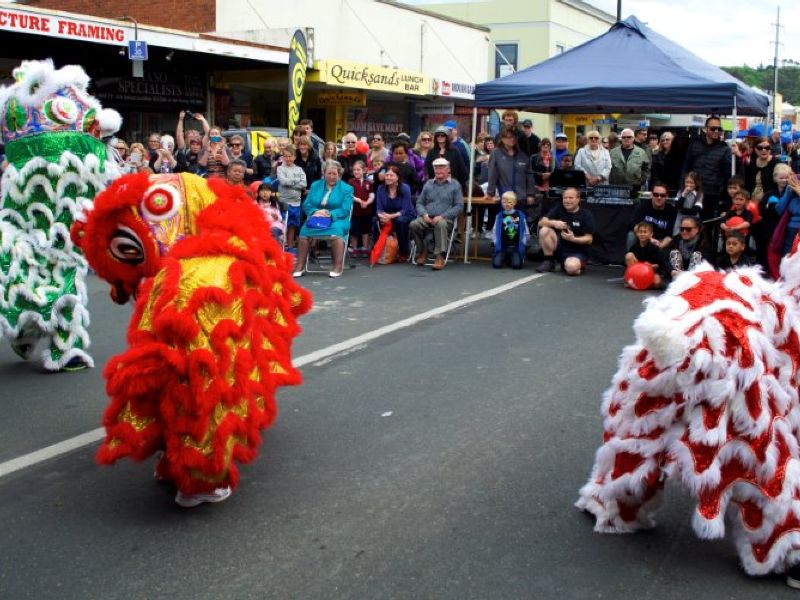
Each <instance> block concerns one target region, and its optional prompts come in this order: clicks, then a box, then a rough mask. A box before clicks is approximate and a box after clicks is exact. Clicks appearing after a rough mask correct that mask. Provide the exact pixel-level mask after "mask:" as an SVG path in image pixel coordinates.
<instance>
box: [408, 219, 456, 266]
mask: <svg viewBox="0 0 800 600" xmlns="http://www.w3.org/2000/svg"><path fill="white" fill-rule="evenodd" d="M456 235H458V218H456V219H453V227H452V228H451V229H450V235H449V236H448V240H447V253H446V254H445V256H444V263H445V264H447V263H448V262H450V254H451V253H452V250H453V243H454V242H455V239H456ZM423 243H424V244H426V246H427V249H428V259H427V260H426V261H425V266H426V267H429V266H431V265H433V262H434V260H435V257H434V252H433V249H434V244H435V240H434V237H433V228H431V229H429V230H428V231H426V232H425V235H424V237H423ZM410 244H411V245H410V246H409V250H410V253H411V258H410V259H409V261H410V262H412V263H415V262H416V257H417V243H416V242H415V241H414V240H413V238H412V240H411V242H410Z"/></svg>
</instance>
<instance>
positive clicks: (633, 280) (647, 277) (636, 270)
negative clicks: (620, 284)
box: [625, 262, 656, 292]
mask: <svg viewBox="0 0 800 600" xmlns="http://www.w3.org/2000/svg"><path fill="white" fill-rule="evenodd" d="M655 277H656V272H655V270H654V269H653V267H652V266H650V263H646V262H638V263H634V264H632V265H631V266H630V267H628V268H627V269H625V283H627V284H628V287H629V288H631V289H633V290H639V291H640V292H641V291H644V290H649V289H650V288H651V287H653V281H655Z"/></svg>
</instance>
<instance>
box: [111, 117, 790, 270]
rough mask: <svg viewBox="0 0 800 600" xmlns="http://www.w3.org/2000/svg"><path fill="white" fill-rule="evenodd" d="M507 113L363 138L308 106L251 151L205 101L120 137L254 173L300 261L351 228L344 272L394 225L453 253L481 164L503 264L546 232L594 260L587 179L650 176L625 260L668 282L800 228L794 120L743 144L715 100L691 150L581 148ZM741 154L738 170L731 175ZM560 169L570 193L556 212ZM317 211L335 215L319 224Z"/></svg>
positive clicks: (516, 264) (140, 148)
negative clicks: (207, 112)
mask: <svg viewBox="0 0 800 600" xmlns="http://www.w3.org/2000/svg"><path fill="white" fill-rule="evenodd" d="M501 121H502V126H501V129H500V132H499V133H498V134H497V135H496V136H495V137H492V136H490V135H488V134H486V133H481V134H479V135H478V137H477V139H476V141H475V145H474V149H472V148H470V144H469V143H468V142H467V141H465V140H464V139H463V138H462V137H461V136H460V134H459V130H458V126H457V124H456V123H455V122H454V121H448V122H445V123H444V124H442V125H441V126H438V127H436V128H435V129H434V130H433V131H422V132H420V133H419V135H418V136H417V138H416V140H413V142H412V140H411V138H410V137H409V136H408V135H407V134H405V133H400V134H398V135H396V136H395V137H394V138H393V139H392V140H391V141H390V143H389V142H387V140H386V139H385V138H384V136H383V135H382V134H381V133H374V134H372V135H371V136H369V137H368V138H366V139H364V138H362V139H361V140H359V138H358V136H357V135H356V134H355V132H347V133H346V134H345V135H344V137H343V138H342V139H341V142H340V144H337V143H335V142H333V141H328V142H325V141H323V140H321V139H320V138H319V137H317V136H316V135H313V122H312V121H311V120H309V119H305V120H303V121H301V122H300V123H299V124H298V126H297V127H296V128H295V129H294V130H293V131H291V132H290V135H289V136H288V137H270V138H268V139H266V140H265V141H264V143H263V150H262V151H261V152H259V153H258V154H257V155H256V156H253V155H252V154H251V152H250V150H249V148H248V144H247V143H246V139H245V138H244V137H243V136H241V135H238V134H236V133H234V134H233V135H228V136H227V137H225V136H223V130H222V129H221V128H220V127H217V126H213V125H211V124H209V123H208V121H206V119H205V118H204V116H203V115H201V114H199V113H190V112H181V113H180V114H179V116H178V122H177V126H176V128H175V131H174V134H173V133H172V132H169V133H166V132H164V133H152V134H150V135H149V136H148V137H147V140H146V143H145V144H142V143H139V142H134V141H130V142H129V141H126V140H124V139H122V138H119V137H117V138H113V139H112V140H111V141H110V144H111V148H112V155H114V158H115V159H116V160H117V162H118V164H119V165H120V168H121V169H122V171H123V172H129V173H136V172H152V173H181V172H187V173H195V174H198V175H201V176H203V177H207V178H214V177H218V178H224V179H226V180H227V182H228V183H230V184H232V185H239V186H242V187H244V188H245V189H246V190H247V191H248V193H249V194H250V195H251V196H252V197H253V198H254V199H255V200H257V201H258V202H259V203H260V204H261V205H262V207H263V208H264V212H265V214H267V215H268V217H269V218H270V220H271V222H272V224H273V234H274V235H275V236H276V238H278V239H279V241H280V242H281V243H282V244H284V246H285V247H286V248H287V250H289V251H290V252H294V253H295V254H296V255H297V256H298V263H297V267H296V269H295V273H296V274H298V275H301V274H302V270H303V264H302V263H303V261H304V258H305V257H304V254H308V252H313V251H314V248H315V244H313V243H309V240H313V238H319V237H331V236H332V237H334V238H336V237H337V236H341V243H339V242H332V243H331V247H332V251H333V259H334V261H333V263H334V265H333V270H332V271H331V274H332V276H338V274H339V273H341V269H342V265H343V262H344V256H345V253H349V254H351V255H352V256H355V257H358V256H367V255H369V253H370V250H371V246H372V244H373V243H374V241H375V240H376V239H377V238H378V237H379V235H380V232H381V231H382V230H384V229H386V228H387V225H391V227H390V228H389V229H391V232H392V235H393V236H395V238H396V240H397V245H398V248H399V259H400V260H401V261H407V260H411V259H412V256H411V252H412V249H413V248H414V247H416V249H417V255H416V261H417V262H419V263H420V264H424V263H425V261H426V259H427V258H428V257H427V254H428V253H429V251H430V252H432V253H433V257H432V258H433V268H434V269H436V270H440V269H442V268H444V264H445V261H444V258H445V256H446V251H447V242H448V239H449V236H450V232H451V230H452V227H453V222H454V219H455V218H456V217H457V216H458V215H459V214H460V212H461V211H462V207H461V204H462V200H461V199H462V197H463V196H464V195H466V193H467V191H468V190H467V184H468V180H469V173H470V167H472V169H473V170H474V181H475V187H474V188H473V190H472V191H473V194H474V195H485V196H487V197H488V198H491V199H494V203H491V202H490V203H482V204H481V205H480V206H478V207H477V208H476V209H475V212H476V213H477V215H476V216H477V219H476V220H475V223H476V224H477V229H476V231H475V232H474V234H473V235H474V236H475V237H479V236H480V235H481V234H483V237H484V238H485V239H487V240H491V242H492V246H493V255H494V261H493V263H494V266H496V267H498V268H499V267H502V266H506V265H507V266H511V267H513V268H520V267H521V266H522V265H523V264H524V262H525V258H526V254H527V252H526V244H527V243H528V240H530V239H531V238H532V237H535V238H536V242H535V244H536V245H538V246H539V248H540V249H541V255H543V257H544V259H545V260H544V262H543V263H542V264H541V265H540V267H539V269H540V270H543V271H551V270H555V269H557V268H559V267H560V268H561V269H562V270H563V271H564V272H566V273H568V274H571V275H577V274H579V273H581V272H582V271H583V269H584V268H585V267H586V264H587V261H588V254H589V253H588V249H589V245H591V244H592V240H593V236H594V228H595V225H594V222H593V220H592V214H591V211H589V210H587V209H586V208H585V206H582V204H581V202H580V196H581V191H585V189H587V188H588V189H591V188H593V187H596V186H600V185H610V186H614V185H620V186H627V187H628V188H629V189H630V190H631V191H632V195H633V196H634V197H635V195H636V193H637V192H639V191H643V192H644V191H645V190H649V191H648V192H647V193H645V194H644V198H643V200H641V203H640V204H639V205H638V207H637V210H636V214H635V216H634V218H633V220H632V222H631V223H630V226H629V228H628V238H627V241H626V248H627V249H628V252H627V253H626V255H625V262H626V263H628V264H632V263H634V262H640V261H645V262H649V263H651V264H653V265H654V267H655V268H656V269H657V276H658V277H657V283H666V282H667V281H668V280H669V278H670V277H671V276H673V275H675V274H676V273H677V272H679V271H681V270H684V269H688V268H691V266H693V265H694V264H695V263H696V262H697V261H698V260H700V259H704V260H711V261H712V262H714V263H715V264H717V265H719V266H722V267H728V268H731V267H736V266H741V265H743V264H747V263H748V262H751V261H752V262H753V263H756V264H759V265H761V266H762V267H763V268H764V269H765V270H766V271H767V272H768V273H769V272H772V273H773V274H774V271H775V265H776V264H777V263H776V261H775V258H774V256H772V255H771V254H770V252H771V251H772V252H773V254H774V253H775V249H776V248H778V249H779V251H778V253H780V252H785V251H788V248H789V244H791V240H792V235H793V232H796V231H797V230H798V228H800V186H798V184H797V178H796V176H795V175H794V173H796V172H797V170H798V167H800V164H798V163H800V143H796V144H785V145H784V144H781V139H780V132H774V135H772V136H770V137H768V138H748V139H746V140H741V141H740V142H738V143H735V144H733V145H732V146H731V145H729V144H728V143H726V142H725V141H724V139H723V135H722V133H723V132H722V126H721V122H720V119H719V118H717V117H715V116H712V117H709V118H708V119H707V120H706V122H705V126H704V128H703V131H702V134H701V135H700V136H697V137H694V138H692V139H691V140H690V141H689V142H688V145H686V143H685V142H683V145H681V146H680V148H679V149H678V150H676V147H675V146H676V144H675V143H674V142H675V140H676V138H675V136H674V135H673V133H672V132H669V131H663V132H661V134H660V135H657V134H655V133H649V132H648V130H647V129H645V128H639V129H623V130H622V131H620V132H619V133H610V134H608V135H605V136H604V135H601V134H600V132H599V131H596V130H592V131H588V132H586V133H585V134H581V135H579V136H577V138H576V139H575V153H574V154H573V153H571V152H570V149H569V144H568V141H569V140H568V137H567V135H566V134H565V133H564V132H556V133H555V135H554V137H553V138H552V140H551V139H550V138H548V137H541V138H540V137H539V136H538V135H536V133H535V132H534V130H533V123H532V121H530V120H523V121H521V122H520V120H519V116H518V113H517V112H516V111H514V110H506V111H504V112H503V113H502V115H501ZM473 150H474V154H473V153H472V151H473ZM471 154H472V156H473V157H474V164H473V165H470V155H471ZM732 155H733V157H734V158H735V160H736V164H737V172H738V173H739V174H740V175H738V176H736V177H733V178H731V176H730V173H731V168H730V165H731V160H732ZM565 174H572V175H571V177H572V179H571V178H570V177H567V178H566V179H565V178H564V177H565ZM578 175H579V177H578ZM554 177H556V179H557V180H558V182H559V183H558V184H557V185H558V191H559V194H560V198H559V200H560V201H556V204H555V206H552V207H551V208H549V209H547V210H546V211H544V212H542V204H543V202H542V200H543V198H545V197H546V196H548V195H549V194H550V195H552V194H551V192H552V191H553V190H552V187H553V181H555V180H556V179H553V178H554ZM565 181H566V182H567V184H566V186H565V183H564V182H565ZM573 182H574V183H573ZM334 192H335V193H334ZM562 192H563V193H562ZM345 212H346V213H347V214H346V215H345V214H344V213H345ZM334 215H335V216H334ZM314 216H315V217H319V218H316V219H314V223H316V222H318V221H321V222H322V223H323V224H324V225H326V227H309V225H308V220H309V219H310V218H311V217H314ZM323 217H324V218H323ZM328 219H330V220H331V222H330V223H329V222H328ZM731 220H733V221H734V222H733V223H731ZM520 224H521V229H520ZM331 231H333V232H334V233H333V234H331V233H330V232H331ZM321 232H322V233H321ZM428 235H430V236H431V237H432V238H433V241H432V245H430V244H429V243H426V240H425V238H426V236H428ZM776 236H782V237H781V239H780V240H777V239H776ZM412 242H413V244H412ZM520 244H522V245H520ZM771 249H772V250H771ZM656 258H657V259H658V260H656Z"/></svg>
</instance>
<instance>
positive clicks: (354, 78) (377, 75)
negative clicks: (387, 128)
mask: <svg viewBox="0 0 800 600" xmlns="http://www.w3.org/2000/svg"><path fill="white" fill-rule="evenodd" d="M315 67H316V69H317V73H312V74H311V76H310V77H309V81H319V82H322V83H327V84H328V85H332V86H340V87H351V88H358V89H362V90H367V91H369V90H376V91H382V92H396V93H398V94H408V95H414V96H425V95H427V94H429V93H430V92H429V90H430V80H429V78H428V77H427V76H426V75H424V74H423V73H417V72H416V71H404V70H402V69H391V68H388V67H379V66H376V65H365V64H361V63H351V62H346V61H342V60H328V61H318V62H317V63H315Z"/></svg>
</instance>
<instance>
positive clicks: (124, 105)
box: [0, 3, 288, 140]
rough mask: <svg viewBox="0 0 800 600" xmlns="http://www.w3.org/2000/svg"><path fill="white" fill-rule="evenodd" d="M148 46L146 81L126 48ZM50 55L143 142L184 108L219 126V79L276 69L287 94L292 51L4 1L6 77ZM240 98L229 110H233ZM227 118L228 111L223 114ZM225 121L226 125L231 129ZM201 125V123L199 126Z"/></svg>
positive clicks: (1, 38)
mask: <svg viewBox="0 0 800 600" xmlns="http://www.w3.org/2000/svg"><path fill="white" fill-rule="evenodd" d="M136 40H138V41H144V42H146V43H147V45H148V50H149V51H148V59H147V61H144V62H143V68H142V73H141V76H140V77H136V76H134V73H133V63H132V61H131V60H130V59H129V58H128V44H129V42H131V41H136ZM46 58H51V59H52V60H53V62H54V63H55V64H56V66H57V67H60V66H63V65H66V64H78V65H81V66H82V67H83V68H84V69H85V70H86V72H87V74H88V75H89V77H90V78H91V80H92V84H91V88H90V91H91V92H92V94H94V95H95V96H96V97H97V98H98V99H99V100H100V101H101V102H102V103H103V105H104V106H108V107H110V108H114V109H115V110H117V111H118V112H119V113H120V114H121V115H122V117H123V128H122V131H121V135H123V136H125V137H126V139H130V140H143V139H145V138H146V137H147V135H148V134H149V133H150V132H153V131H158V132H162V131H174V130H175V126H176V123H177V117H178V114H179V113H180V111H183V110H188V111H191V112H198V113H201V114H203V115H205V116H206V117H207V118H209V120H210V121H212V122H213V121H215V120H216V117H217V116H218V115H219V113H218V110H217V109H218V107H219V106H223V107H224V105H225V103H224V102H220V101H219V100H218V99H217V96H218V95H219V96H221V97H230V93H229V91H228V90H225V89H222V90H219V94H218V91H217V90H216V89H215V88H214V81H215V74H217V73H227V72H237V71H242V70H247V69H251V70H252V69H253V68H254V66H255V67H258V68H260V69H263V70H266V69H275V70H278V71H280V72H281V73H282V74H283V90H284V94H285V89H286V64H287V63H288V50H287V49H286V48H279V47H267V46H263V45H261V46H259V45H257V44H247V43H244V42H241V41H239V40H226V39H223V38H219V37H216V36H213V35H204V34H197V33H190V32H182V31H177V30H168V29H162V28H158V27H149V26H143V25H136V26H134V24H133V23H131V22H127V21H118V20H110V19H102V18H96V17H85V16H82V15H76V14H71V13H65V12H61V11H53V10H47V9H42V8H31V7H26V6H22V5H17V4H12V5H9V4H3V3H0V79H1V80H2V81H3V83H8V82H10V81H11V71H12V70H13V68H14V67H16V66H17V65H18V64H19V63H20V62H21V61H22V60H31V59H46ZM235 102H236V100H235V98H234V99H233V100H232V102H229V103H228V106H231V105H233V106H234V107H235ZM221 116H222V117H224V118H225V119H229V118H231V115H230V114H222V115H221ZM226 125H227V123H222V126H226ZM198 126H199V124H198Z"/></svg>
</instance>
